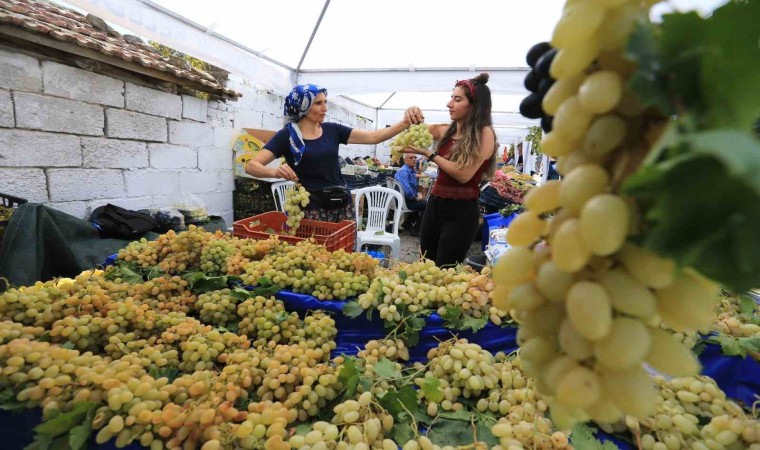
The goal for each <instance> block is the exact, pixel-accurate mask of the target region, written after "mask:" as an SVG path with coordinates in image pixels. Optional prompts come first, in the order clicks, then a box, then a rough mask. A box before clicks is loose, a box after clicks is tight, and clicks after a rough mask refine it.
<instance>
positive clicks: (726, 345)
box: [708, 334, 760, 358]
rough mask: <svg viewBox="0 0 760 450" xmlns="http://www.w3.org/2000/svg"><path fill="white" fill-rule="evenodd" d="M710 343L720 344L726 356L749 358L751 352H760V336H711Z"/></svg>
mask: <svg viewBox="0 0 760 450" xmlns="http://www.w3.org/2000/svg"><path fill="white" fill-rule="evenodd" d="M708 341H710V342H713V343H715V344H720V349H721V351H722V352H723V354H724V355H726V356H741V357H742V358H746V357H747V353H749V352H760V336H749V337H740V338H737V337H734V336H728V335H724V334H719V335H716V336H711V337H710V338H708Z"/></svg>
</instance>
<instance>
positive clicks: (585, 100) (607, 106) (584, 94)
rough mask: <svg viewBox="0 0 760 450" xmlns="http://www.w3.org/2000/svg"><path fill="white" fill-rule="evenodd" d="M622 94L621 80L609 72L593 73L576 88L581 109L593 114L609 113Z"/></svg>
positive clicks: (618, 76) (615, 74)
mask: <svg viewBox="0 0 760 450" xmlns="http://www.w3.org/2000/svg"><path fill="white" fill-rule="evenodd" d="M622 93H623V79H622V78H621V77H620V75H618V74H617V73H615V72H613V71H611V70H600V71H599V72H594V73H592V74H591V75H589V76H588V77H586V79H585V80H584V81H583V83H582V84H581V86H580V88H578V101H579V102H580V105H581V107H582V108H583V109H584V110H585V111H588V112H589V113H593V114H604V113H606V112H608V111H611V110H612V109H613V108H614V107H615V106H616V105H617V104H618V102H619V101H620V98H621V96H622Z"/></svg>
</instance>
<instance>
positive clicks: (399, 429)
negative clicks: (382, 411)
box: [393, 422, 414, 446]
mask: <svg viewBox="0 0 760 450" xmlns="http://www.w3.org/2000/svg"><path fill="white" fill-rule="evenodd" d="M412 439H414V430H413V429H412V425H411V424H410V423H408V422H404V423H396V424H394V425H393V440H394V441H396V442H397V443H398V444H399V446H401V445H404V444H406V443H407V442H409V441H410V440H412Z"/></svg>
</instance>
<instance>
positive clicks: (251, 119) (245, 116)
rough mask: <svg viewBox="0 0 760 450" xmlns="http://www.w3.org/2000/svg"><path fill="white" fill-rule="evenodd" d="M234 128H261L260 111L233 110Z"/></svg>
mask: <svg viewBox="0 0 760 450" xmlns="http://www.w3.org/2000/svg"><path fill="white" fill-rule="evenodd" d="M234 123H235V128H263V127H262V125H261V124H262V123H264V122H263V119H262V113H261V111H254V110H252V109H238V110H237V111H235V121H234Z"/></svg>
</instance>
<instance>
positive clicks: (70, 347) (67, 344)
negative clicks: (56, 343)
mask: <svg viewBox="0 0 760 450" xmlns="http://www.w3.org/2000/svg"><path fill="white" fill-rule="evenodd" d="M61 347H63V348H65V349H66V350H74V349H75V348H76V346H75V345H74V343H73V342H71V341H66V342H64V343H63V344H62V345H61Z"/></svg>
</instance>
